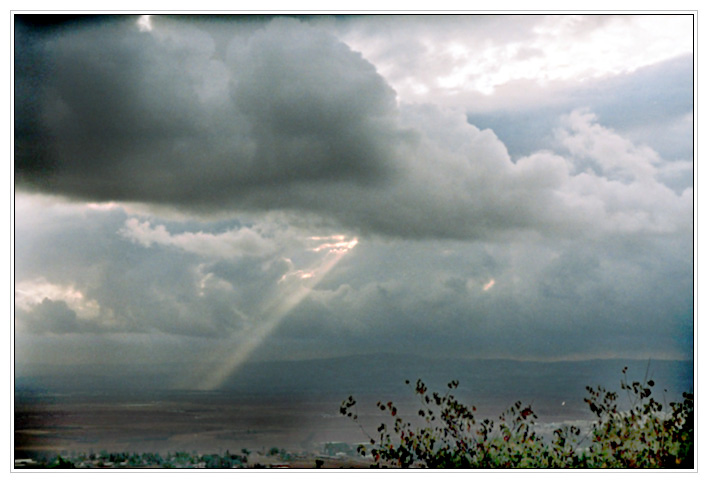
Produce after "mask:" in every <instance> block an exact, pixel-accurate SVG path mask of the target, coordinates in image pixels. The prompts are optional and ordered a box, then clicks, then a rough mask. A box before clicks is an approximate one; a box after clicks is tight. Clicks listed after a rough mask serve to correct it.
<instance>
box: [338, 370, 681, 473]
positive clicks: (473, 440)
mask: <svg viewBox="0 0 708 483" xmlns="http://www.w3.org/2000/svg"><path fill="white" fill-rule="evenodd" d="M623 374H625V379H624V380H623V381H622V386H621V387H622V389H623V390H624V391H625V392H626V393H627V395H628V397H629V402H630V409H629V410H628V411H620V410H619V409H618V407H617V402H616V401H617V398H618V396H617V394H616V393H614V392H608V391H606V390H605V389H604V388H602V387H598V388H596V389H593V388H591V387H589V386H588V387H587V390H588V393H589V396H588V397H587V398H586V399H585V402H586V403H587V404H588V406H589V408H590V410H591V412H592V413H593V414H594V415H595V417H596V418H597V421H596V422H595V423H594V424H593V426H592V429H591V432H590V433H589V434H587V435H585V436H583V437H581V430H580V429H579V428H577V427H575V426H562V427H559V428H558V429H556V430H555V431H554V432H553V437H552V440H551V441H550V443H549V442H547V441H545V440H544V439H543V438H542V437H540V436H538V435H537V434H536V432H535V431H534V422H535V420H536V419H537V416H536V414H535V413H534V411H533V409H532V407H531V406H530V405H525V404H522V403H521V402H520V401H517V402H516V403H515V404H513V405H512V406H511V407H510V408H509V409H507V410H506V411H504V412H503V413H502V414H501V415H500V416H499V417H498V418H497V419H496V420H490V419H482V420H479V419H478V418H476V417H475V413H476V408H475V407H474V406H468V405H465V404H463V403H461V402H460V401H459V400H458V399H457V398H456V397H455V396H454V394H453V391H454V389H456V388H457V387H458V384H459V383H458V381H451V382H450V383H449V384H448V385H447V391H446V392H445V393H444V394H441V393H438V392H430V391H429V390H428V387H427V386H426V385H425V383H424V382H423V381H421V380H418V381H417V382H416V383H415V386H414V387H412V388H413V390H414V392H415V394H416V396H417V397H418V399H419V401H420V409H419V410H418V417H419V418H420V419H419V420H417V423H418V424H413V422H412V421H410V420H404V419H403V417H402V416H401V415H400V414H399V412H398V409H397V407H396V406H395V405H394V403H393V402H392V401H388V402H386V403H383V402H380V401H379V402H378V403H377V407H378V409H379V410H380V411H382V412H383V413H385V414H387V415H388V418H389V422H388V424H387V423H386V422H383V423H381V424H380V425H379V426H378V428H377V430H376V434H377V435H376V436H375V437H371V436H369V434H368V433H367V431H366V430H365V428H363V426H361V424H360V423H359V421H358V414H357V410H356V401H355V399H354V398H353V397H352V396H349V398H347V399H346V400H344V401H343V402H342V405H341V406H340V413H341V414H343V415H345V416H347V417H349V418H350V419H352V420H353V421H355V422H356V423H357V424H359V426H360V428H361V429H362V431H363V432H364V434H365V435H366V436H367V437H368V439H369V443H370V444H369V445H360V446H359V448H358V452H359V454H361V455H362V456H365V457H366V456H370V457H372V458H373V460H374V463H375V465H376V466H378V467H382V466H383V467H386V466H392V467H399V468H415V467H419V468H677V467H679V468H692V467H693V395H692V394H684V395H683V397H684V400H683V401H682V402H674V403H671V404H670V405H669V406H670V408H671V412H668V413H667V412H662V409H663V406H662V405H661V404H660V403H658V402H657V401H656V400H655V399H654V398H653V397H652V396H651V387H653V386H654V382H653V381H651V380H649V381H647V382H646V383H639V382H634V383H632V384H628V383H627V382H626V368H625V369H624V370H623ZM406 384H407V385H409V386H412V385H411V384H410V382H409V381H406ZM588 438H590V442H589V443H588V444H587V446H586V447H582V446H581V445H582V444H583V443H584V442H585V441H586V440H587V439H588Z"/></svg>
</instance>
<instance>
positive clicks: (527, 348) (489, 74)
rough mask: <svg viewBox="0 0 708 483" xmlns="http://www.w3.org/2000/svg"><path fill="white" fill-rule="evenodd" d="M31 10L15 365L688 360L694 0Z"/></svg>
mask: <svg viewBox="0 0 708 483" xmlns="http://www.w3.org/2000/svg"><path fill="white" fill-rule="evenodd" d="M14 22H15V23H14V33H15V37H14V47H15V51H14V55H15V57H14V62H15V71H14V75H15V98H14V102H15V118H14V119H15V124H14V179H15V196H14V216H15V220H14V237H15V238H14V239H15V286H14V290H15V299H14V302H15V320H14V341H15V345H14V351H15V352H14V358H15V370H16V371H17V372H18V373H22V371H23V370H24V368H26V367H29V366H31V365H33V364H35V365H36V364H51V365H54V366H63V365H66V366H69V365H77V364H78V365H86V366H90V365H95V364H113V365H115V366H117V367H119V366H121V365H128V364H142V365H145V366H150V365H165V364H167V365H171V366H173V367H174V368H175V370H179V371H181V372H182V373H183V374H184V378H183V383H184V384H185V386H187V387H199V388H204V389H213V388H218V387H219V386H220V384H222V383H223V381H224V380H225V379H226V378H227V377H228V376H229V375H230V374H233V373H234V372H235V371H238V369H239V368H240V367H241V366H242V364H243V363H244V362H247V361H250V360H298V359H315V358H326V357H335V356H343V355H351V354H375V353H394V354H397V353H400V354H421V355H425V356H428V357H464V358H512V359H519V360H579V359H592V358H615V357H616V358H653V359H688V360H690V359H692V358H693V349H694V339H693V336H694V277H693V270H694V265H693V229H694V226H693V206H694V191H693V180H694V165H693V156H694V152H693V150H694V141H693V134H694V131H693V129H694V123H693V120H694V114H693V106H694V98H693V92H694V91H693V89H694V85H693V82H694V72H693V69H694V59H693V50H694V39H693V22H694V17H693V16H691V15H641V14H640V15H569V14H564V15H509V14H506V15H407V16H402V15H357V16H349V15H343V16H331V15H309V16H289V17H285V16H248V15H246V16H198V15H187V16H177V15H162V16H155V15H154V16H140V15H123V16H105V15H104V16H93V17H87V18H84V17H78V18H76V17H71V18H68V19H64V21H59V19H57V18H56V17H31V18H30V17H27V16H21V15H20V16H15V17H14Z"/></svg>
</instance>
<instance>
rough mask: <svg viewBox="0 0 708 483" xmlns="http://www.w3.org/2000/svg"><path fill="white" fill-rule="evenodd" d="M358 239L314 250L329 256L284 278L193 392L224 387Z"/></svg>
mask: <svg viewBox="0 0 708 483" xmlns="http://www.w3.org/2000/svg"><path fill="white" fill-rule="evenodd" d="M357 243H358V241H357V239H356V238H354V239H352V240H350V241H338V242H336V243H332V244H330V245H332V246H328V247H325V246H324V245H325V244H322V245H320V246H318V247H317V248H316V249H314V250H313V251H322V250H328V251H327V254H326V255H325V257H324V258H323V259H322V260H321V261H319V262H318V263H317V264H316V265H315V266H314V267H311V268H309V269H308V270H298V271H296V272H293V273H292V274H291V275H292V276H290V277H283V278H282V279H281V280H280V282H279V285H280V287H279V288H280V291H279V294H278V296H276V297H275V298H273V299H271V301H270V302H269V303H268V304H267V305H266V306H265V307H263V309H262V310H261V311H260V316H259V317H258V321H257V324H256V325H255V326H254V327H253V328H252V329H251V330H249V331H248V332H247V333H239V334H238V337H239V340H238V341H233V340H231V339H230V340H228V341H226V342H225V345H224V347H223V348H222V349H221V350H219V351H215V352H214V353H212V357H211V363H209V364H207V366H208V369H207V371H206V373H200V374H199V375H198V376H197V378H196V380H195V381H193V382H192V383H191V384H190V386H191V387H189V389H197V390H205V391H210V390H215V389H218V388H219V387H221V386H222V385H223V383H224V382H225V381H226V380H227V379H228V377H229V376H231V375H232V374H234V373H235V372H236V371H237V370H238V369H239V368H240V367H241V365H242V364H243V363H244V362H246V361H247V360H248V358H249V357H250V356H251V354H252V353H253V351H254V350H255V349H257V348H258V347H259V346H260V345H261V344H262V343H263V342H264V341H265V340H266V338H267V337H268V336H269V335H270V334H271V333H272V332H273V331H274V330H275V329H276V328H277V327H278V326H280V324H281V323H282V322H283V320H284V319H285V316H286V315H287V314H288V313H289V312H290V311H291V310H292V309H294V308H295V307H297V306H298V305H299V304H300V302H302V301H303V300H304V299H305V298H306V297H307V296H308V295H309V294H310V292H312V290H313V289H314V288H315V286H316V285H317V284H318V283H319V282H320V281H321V280H322V279H323V278H324V277H325V275H327V273H329V272H330V270H332V269H333V268H334V267H335V266H336V265H337V263H339V261H340V260H341V259H342V258H343V257H344V255H345V254H347V253H348V252H349V251H350V250H351V249H352V248H354V246H356V244H357Z"/></svg>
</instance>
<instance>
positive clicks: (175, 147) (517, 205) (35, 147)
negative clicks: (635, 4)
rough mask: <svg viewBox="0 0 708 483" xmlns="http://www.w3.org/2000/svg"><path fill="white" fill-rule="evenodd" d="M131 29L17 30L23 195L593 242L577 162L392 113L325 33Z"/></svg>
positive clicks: (413, 110)
mask: <svg viewBox="0 0 708 483" xmlns="http://www.w3.org/2000/svg"><path fill="white" fill-rule="evenodd" d="M134 20H135V19H130V20H125V21H123V22H110V23H107V24H105V25H103V24H89V25H87V26H83V27H81V28H76V29H72V30H62V31H61V32H60V33H58V34H48V35H46V36H43V37H41V38H39V39H36V38H34V37H33V36H32V35H29V34H27V35H24V34H22V32H23V30H22V29H19V30H20V33H21V35H19V36H18V40H17V43H18V44H20V45H27V50H28V51H29V52H31V54H27V55H26V56H27V57H30V58H31V59H32V60H33V62H31V65H35V64H37V65H38V66H37V67H33V68H27V69H23V70H22V75H20V76H18V79H17V83H18V85H19V89H18V99H17V104H18V105H19V106H20V107H19V109H18V113H17V117H18V125H19V126H24V127H23V128H21V129H18V131H17V140H16V144H17V150H16V175H17V182H18V186H19V187H21V188H23V189H24V188H27V189H32V187H34V189H39V190H44V191H48V192H53V193H59V194H65V195H68V196H71V197H75V198H79V199H85V200H120V201H140V202H147V203H156V204H162V205H166V206H173V207H179V208H182V209H186V210H191V211H193V212H196V211H199V212H202V213H204V212H222V213H229V212H231V213H233V212H234V210H255V211H258V210H274V209H275V210H287V211H290V212H291V213H314V214H317V215H320V216H322V217H323V218H324V219H325V220H329V221H333V222H335V223H337V224H339V225H340V226H343V227H345V228H350V229H354V230H357V231H359V232H362V233H373V234H383V235H386V236H393V237H406V238H466V239H483V238H494V237H496V236H498V235H499V234H505V233H507V234H510V235H511V236H516V235H518V233H519V232H520V231H521V232H526V231H535V230H542V231H552V232H556V233H562V232H564V233H566V234H569V233H573V234H575V235H577V234H579V232H578V229H579V228H580V231H584V230H594V229H596V227H595V226H592V225H593V224H594V221H595V220H593V219H592V218H593V217H594V216H595V215H597V214H598V213H597V207H598V206H599V205H598V202H599V203H601V204H604V203H605V201H599V200H592V199H589V198H592V197H598V198H603V197H604V196H605V194H606V193H604V192H603V189H604V188H606V187H607V186H604V185H603V183H604V181H603V180H602V179H601V177H602V175H603V174H602V173H598V176H599V177H598V179H597V180H595V182H594V184H595V187H594V188H592V190H594V192H593V193H591V194H588V193H586V194H585V195H584V197H583V199H580V198H578V197H577V195H576V193H575V192H574V191H575V190H576V186H574V185H575V184H578V182H580V181H581V180H577V179H573V178H571V177H569V175H572V174H575V173H574V171H573V170H572V166H571V165H570V164H569V163H572V161H562V160H560V159H559V158H557V157H553V156H548V155H544V154H537V155H532V156H529V157H528V158H524V159H521V160H519V161H518V162H517V163H512V161H511V158H510V157H509V154H508V152H507V149H506V147H505V146H504V144H502V143H501V142H500V141H499V139H498V138H497V137H496V135H495V134H494V133H493V132H492V131H491V130H480V129H478V128H476V127H475V126H472V125H470V124H469V123H468V122H467V119H466V118H465V116H464V115H462V114H461V112H459V111H451V110H449V109H439V108H436V107H433V106H431V105H409V104H404V103H400V105H397V103H396V98H395V92H394V91H393V90H392V89H391V88H390V87H389V86H388V85H387V83H386V82H385V81H384V79H383V78H382V77H381V76H380V75H379V74H378V73H377V71H376V69H375V68H374V66H373V65H371V64H370V63H369V62H367V61H366V60H365V59H364V58H362V56H361V55H360V54H359V53H357V52H354V51H352V50H351V49H350V48H349V47H348V46H346V45H345V44H344V43H342V42H340V41H339V40H337V39H336V38H335V37H334V36H332V35H330V34H329V33H326V32H325V31H324V30H322V29H319V28H317V27H313V26H311V25H307V24H304V23H302V22H300V21H298V20H295V19H282V18H277V19H274V20H272V21H270V22H264V23H262V24H256V25H257V27H258V28H254V24H249V25H250V26H249V28H246V29H243V30H239V29H238V28H236V29H235V30H236V32H235V33H232V37H231V40H230V42H229V43H228V44H227V46H226V47H225V48H223V49H222V48H221V47H219V46H220V45H223V44H224V41H223V31H220V33H219V34H218V35H216V34H215V35H211V34H210V33H209V32H207V31H205V30H202V29H201V28H202V27H204V26H205V25H208V23H202V24H200V23H195V24H194V25H192V24H190V23H188V22H179V21H178V22H175V21H171V20H169V19H160V18H157V19H155V20H154V21H153V30H152V31H140V29H139V28H138V26H137V25H136V24H135V21H134ZM234 25H235V26H236V27H238V26H239V25H240V24H239V23H235V24H234ZM22 52H24V51H19V52H18V56H20V57H23V56H24V54H23V53H22ZM222 52H223V54H222ZM21 62H25V61H24V60H21ZM24 65H30V63H29V62H25V64H24ZM40 80H41V82H40ZM588 122H591V121H588ZM574 129H580V128H578V127H577V126H575V127H574ZM619 154H621V153H619ZM593 155H597V153H595V154H593ZM611 155H614V154H611ZM630 181H631V180H630ZM582 184H587V183H585V182H583V183H582ZM583 189H585V188H583ZM649 189H650V191H651V190H652V189H653V188H652V187H650V188H649ZM654 191H655V193H654V196H657V195H658V194H657V193H656V190H654ZM679 194H680V193H679ZM660 196H662V197H666V196H667V195H666V194H661V195H660ZM569 201H571V202H572V205H573V206H572V208H570V207H564V205H566V204H568V202H569ZM610 202H611V203H613V204H614V203H615V201H612V200H611V201H610ZM667 203H668V206H672V205H675V204H676V200H667ZM632 209H633V210H634V209H635V208H632ZM647 209H648V208H647ZM617 210H619V211H622V210H624V207H623V206H613V207H611V211H617ZM630 216H631V215H630ZM583 220H586V221H587V222H589V223H586V226H584V227H581V226H580V225H582V223H583Z"/></svg>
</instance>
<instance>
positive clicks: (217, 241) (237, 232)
mask: <svg viewBox="0 0 708 483" xmlns="http://www.w3.org/2000/svg"><path fill="white" fill-rule="evenodd" d="M119 233H120V234H121V235H122V236H124V237H126V238H128V239H129V240H131V241H133V242H136V243H139V244H141V245H143V246H146V247H149V246H151V245H152V244H159V245H166V246H173V247H177V248H180V249H182V250H184V251H186V252H190V253H196V254H199V255H204V256H209V257H215V258H231V257H239V256H243V255H252V256H255V255H261V254H263V253H267V252H270V251H272V250H273V248H274V247H273V246H272V242H271V241H270V240H267V239H265V238H263V237H262V236H261V235H260V234H259V233H258V232H256V231H254V230H253V229H251V228H248V227H242V228H240V229H233V230H229V231H227V232H224V233H219V234H212V233H204V232H201V231H200V232H197V233H192V232H184V233H180V234H177V235H172V234H170V233H169V232H168V231H167V229H166V228H165V226H164V225H158V226H156V227H155V228H152V227H151V226H150V222H149V221H144V222H140V221H139V220H138V219H137V218H129V219H128V220H126V222H125V226H124V227H123V228H122V229H121V230H120V231H119Z"/></svg>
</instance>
